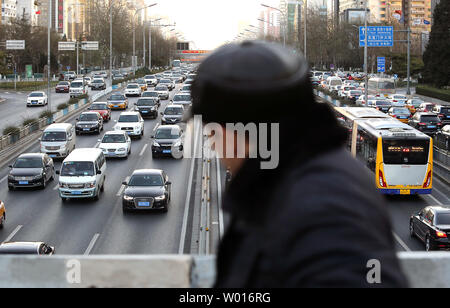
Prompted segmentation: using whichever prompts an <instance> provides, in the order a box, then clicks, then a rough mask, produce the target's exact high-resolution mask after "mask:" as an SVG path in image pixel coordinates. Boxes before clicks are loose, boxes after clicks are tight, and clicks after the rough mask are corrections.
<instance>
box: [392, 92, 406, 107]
mask: <svg viewBox="0 0 450 308" xmlns="http://www.w3.org/2000/svg"><path fill="white" fill-rule="evenodd" d="M388 100H389V101H390V102H391V103H392V107H404V106H405V104H406V102H407V101H408V98H407V97H406V96H405V95H402V94H392V95H390V96H389V99H388Z"/></svg>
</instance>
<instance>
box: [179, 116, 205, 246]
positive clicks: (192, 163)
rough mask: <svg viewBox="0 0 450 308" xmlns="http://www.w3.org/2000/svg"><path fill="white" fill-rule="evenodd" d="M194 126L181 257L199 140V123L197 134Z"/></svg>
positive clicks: (181, 240)
mask: <svg viewBox="0 0 450 308" xmlns="http://www.w3.org/2000/svg"><path fill="white" fill-rule="evenodd" d="M193 124H194V132H193V133H194V156H193V158H191V169H190V171H189V180H188V189H187V193H186V202H185V204H184V215H183V225H182V227H181V237H180V246H179V249H178V254H180V255H182V254H183V253H184V243H185V242H186V234H187V221H188V216H189V205H190V203H191V191H192V180H193V178H194V165H195V160H196V157H197V156H196V153H197V150H198V149H197V148H198V146H197V143H198V139H199V135H200V133H201V123H199V124H198V126H199V129H197V130H198V132H196V131H195V129H196V125H195V122H194V123H193Z"/></svg>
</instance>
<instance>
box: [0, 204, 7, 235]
mask: <svg viewBox="0 0 450 308" xmlns="http://www.w3.org/2000/svg"><path fill="white" fill-rule="evenodd" d="M5 220H6V209H5V204H4V203H3V201H1V200H0V229H2V228H3V226H4V225H5Z"/></svg>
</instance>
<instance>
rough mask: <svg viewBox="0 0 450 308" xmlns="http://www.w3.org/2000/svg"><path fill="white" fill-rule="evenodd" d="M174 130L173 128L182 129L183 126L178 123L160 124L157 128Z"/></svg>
mask: <svg viewBox="0 0 450 308" xmlns="http://www.w3.org/2000/svg"><path fill="white" fill-rule="evenodd" d="M160 129H161V130H163V129H164V130H169V129H170V130H172V129H175V130H181V127H180V126H178V125H160V126H158V128H157V129H156V130H160Z"/></svg>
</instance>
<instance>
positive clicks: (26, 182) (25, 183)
mask: <svg viewBox="0 0 450 308" xmlns="http://www.w3.org/2000/svg"><path fill="white" fill-rule="evenodd" d="M19 185H28V181H19Z"/></svg>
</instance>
